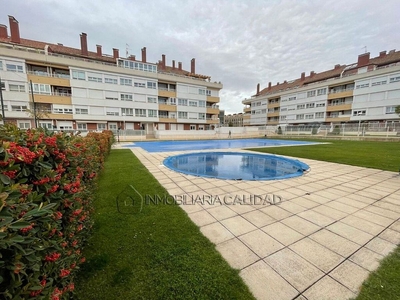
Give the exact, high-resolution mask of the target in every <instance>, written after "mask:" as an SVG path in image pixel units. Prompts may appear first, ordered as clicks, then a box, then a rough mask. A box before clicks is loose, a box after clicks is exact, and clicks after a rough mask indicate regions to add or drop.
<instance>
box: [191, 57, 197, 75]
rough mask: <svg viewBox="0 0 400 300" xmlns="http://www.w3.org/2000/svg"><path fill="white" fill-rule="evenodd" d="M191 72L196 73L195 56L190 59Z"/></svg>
mask: <svg viewBox="0 0 400 300" xmlns="http://www.w3.org/2000/svg"><path fill="white" fill-rule="evenodd" d="M190 73H192V74H196V60H195V59H194V58H192V60H191V61H190Z"/></svg>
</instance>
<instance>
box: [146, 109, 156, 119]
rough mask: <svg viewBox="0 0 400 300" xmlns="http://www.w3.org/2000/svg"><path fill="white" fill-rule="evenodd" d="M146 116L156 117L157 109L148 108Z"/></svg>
mask: <svg viewBox="0 0 400 300" xmlns="http://www.w3.org/2000/svg"><path fill="white" fill-rule="evenodd" d="M148 117H149V118H157V110H155V109H149V110H148Z"/></svg>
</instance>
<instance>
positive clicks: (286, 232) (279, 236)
mask: <svg viewBox="0 0 400 300" xmlns="http://www.w3.org/2000/svg"><path fill="white" fill-rule="evenodd" d="M261 229H262V230H263V231H264V232H265V233H267V234H269V235H270V236H272V237H273V238H275V239H276V240H278V241H279V242H280V243H282V244H284V245H285V246H287V245H290V244H292V243H294V242H297V241H298V240H300V239H302V238H303V237H304V236H303V235H302V234H300V233H298V232H297V231H295V230H293V229H291V228H290V227H288V226H286V225H284V224H282V223H279V222H277V223H273V224H271V225H267V226H265V227H263V228H261Z"/></svg>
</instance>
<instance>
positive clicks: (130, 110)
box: [121, 108, 133, 116]
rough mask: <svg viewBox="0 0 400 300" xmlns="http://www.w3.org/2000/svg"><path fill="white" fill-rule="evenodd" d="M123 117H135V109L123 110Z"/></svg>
mask: <svg viewBox="0 0 400 300" xmlns="http://www.w3.org/2000/svg"><path fill="white" fill-rule="evenodd" d="M121 115H125V116H133V108H121Z"/></svg>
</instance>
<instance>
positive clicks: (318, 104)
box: [315, 103, 325, 107]
mask: <svg viewBox="0 0 400 300" xmlns="http://www.w3.org/2000/svg"><path fill="white" fill-rule="evenodd" d="M315 107H325V103H317V105H315Z"/></svg>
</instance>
